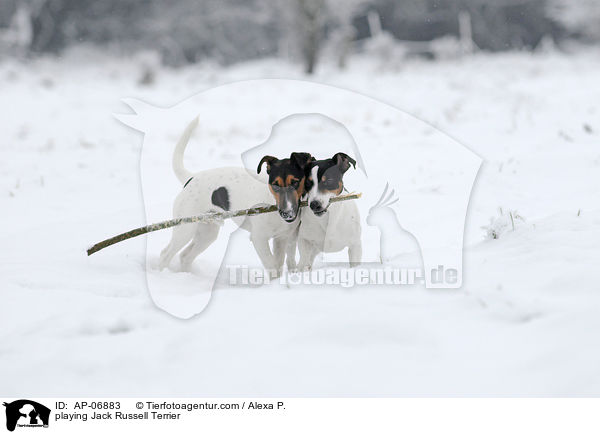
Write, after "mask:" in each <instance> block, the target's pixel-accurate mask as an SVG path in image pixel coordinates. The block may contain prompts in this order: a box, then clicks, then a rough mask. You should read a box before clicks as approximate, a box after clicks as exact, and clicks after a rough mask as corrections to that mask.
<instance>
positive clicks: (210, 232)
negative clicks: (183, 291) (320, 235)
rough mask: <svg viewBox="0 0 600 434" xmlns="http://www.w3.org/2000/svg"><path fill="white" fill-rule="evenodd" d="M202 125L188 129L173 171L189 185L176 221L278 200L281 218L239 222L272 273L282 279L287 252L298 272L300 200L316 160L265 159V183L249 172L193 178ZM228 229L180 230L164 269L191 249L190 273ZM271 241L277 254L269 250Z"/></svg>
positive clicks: (298, 156) (185, 259) (295, 156)
mask: <svg viewBox="0 0 600 434" xmlns="http://www.w3.org/2000/svg"><path fill="white" fill-rule="evenodd" d="M197 125H198V119H197V118H196V119H195V120H194V121H192V122H191V123H190V125H189V126H188V127H187V128H186V130H185V131H184V133H183V135H182V136H181V139H179V142H178V143H177V146H176V147H175V151H174V152H173V171H174V172H175V175H176V176H177V179H179V181H180V182H181V183H182V184H183V190H182V191H181V192H180V193H179V194H178V195H177V197H176V199H175V203H174V205H173V217H174V218H178V217H187V216H194V215H198V214H203V213H207V212H211V211H230V210H241V209H246V208H252V207H254V206H259V205H261V206H262V205H272V204H273V198H274V199H275V204H276V205H277V209H278V211H279V216H278V215H276V214H275V213H265V214H259V215H256V216H252V217H236V218H234V219H233V220H234V222H235V223H236V224H237V225H238V226H240V227H241V228H243V229H245V230H247V231H249V232H250V239H251V241H252V244H253V245H254V249H255V250H256V253H257V254H258V256H259V258H260V260H261V262H262V264H263V266H264V267H265V268H266V269H267V270H268V271H269V272H270V273H272V274H275V275H278V274H279V273H280V272H281V269H282V267H283V262H284V260H285V257H286V253H287V265H288V268H289V269H294V268H295V266H296V263H295V256H296V252H295V243H294V242H291V241H293V240H292V239H293V238H295V236H296V232H297V228H298V224H299V219H296V217H297V216H298V214H299V212H298V211H299V207H300V198H301V197H302V195H303V194H304V183H305V173H306V170H305V169H306V166H307V165H308V163H309V162H310V161H314V158H312V157H311V155H310V154H308V153H303V152H299V153H298V152H292V154H291V155H290V158H285V159H282V160H279V159H277V158H275V157H271V156H265V157H264V158H263V159H262V160H261V161H260V163H259V165H258V168H257V173H260V172H261V167H262V166H263V164H265V163H266V164H267V173H268V177H267V176H264V177H262V178H264V181H263V180H258V179H257V178H256V177H254V176H252V175H250V174H249V173H248V172H247V171H246V169H244V168H237V167H223V168H218V169H210V170H205V171H202V172H198V173H191V172H190V171H188V170H187V169H186V168H185V167H184V164H183V155H184V152H185V148H186V146H187V144H188V142H189V139H190V137H191V135H192V133H193V132H194V130H195V128H196V126H197ZM267 179H268V188H267ZM222 225H223V223H222V222H214V223H191V224H184V225H180V226H175V227H174V228H173V233H172V236H171V242H170V243H169V244H168V245H167V246H166V247H165V248H164V249H163V251H162V252H161V254H160V261H159V269H160V270H162V269H164V268H165V267H167V266H168V265H169V264H170V262H171V260H172V259H173V257H174V256H175V255H176V254H177V252H179V251H180V250H181V249H183V248H184V247H185V246H186V245H187V247H186V248H185V249H184V250H183V251H182V252H181V255H180V259H181V268H182V270H189V269H190V267H191V265H192V262H193V261H194V259H195V258H196V257H197V256H198V255H199V254H200V253H202V252H203V251H204V250H206V249H207V248H208V247H209V246H210V245H211V244H212V243H213V242H214V241H215V240H216V239H217V235H218V234H219V229H220V227H221V226H222ZM271 239H273V252H271V248H270V246H269V241H270V240H271ZM190 241H191V242H190ZM188 243H189V244H188ZM290 250H291V251H290Z"/></svg>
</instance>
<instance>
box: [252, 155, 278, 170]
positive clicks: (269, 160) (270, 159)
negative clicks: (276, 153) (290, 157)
mask: <svg viewBox="0 0 600 434" xmlns="http://www.w3.org/2000/svg"><path fill="white" fill-rule="evenodd" d="M273 161H277V158H276V157H271V156H270V155H265V156H264V157H262V160H260V163H258V167H257V168H256V173H260V170H261V169H262V165H263V164H264V163H267V173H269V172H270V171H271V164H273Z"/></svg>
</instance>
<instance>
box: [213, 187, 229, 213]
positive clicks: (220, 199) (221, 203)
mask: <svg viewBox="0 0 600 434" xmlns="http://www.w3.org/2000/svg"><path fill="white" fill-rule="evenodd" d="M211 201H212V203H213V205H216V206H218V207H221V208H223V209H224V210H225V211H229V193H228V192H227V189H226V188H225V187H219V188H217V189H216V190H215V191H213V194H212V197H211Z"/></svg>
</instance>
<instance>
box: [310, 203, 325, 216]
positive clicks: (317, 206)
mask: <svg viewBox="0 0 600 434" xmlns="http://www.w3.org/2000/svg"><path fill="white" fill-rule="evenodd" d="M309 206H310V209H311V211H312V212H313V213H314V214H315V215H316V216H322V215H323V214H325V213H326V212H327V208H328V207H329V205H328V206H327V207H323V205H322V204H321V202H318V201H316V200H314V201H312V202H311V203H310V205H309Z"/></svg>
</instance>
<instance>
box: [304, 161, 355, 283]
mask: <svg viewBox="0 0 600 434" xmlns="http://www.w3.org/2000/svg"><path fill="white" fill-rule="evenodd" d="M350 164H352V166H353V167H354V168H356V161H354V160H353V159H352V158H350V157H349V156H348V155H346V154H344V153H341V152H339V153H337V154H335V155H334V156H333V157H332V158H329V159H327V160H317V161H312V162H310V163H309V165H308V166H307V175H306V181H305V190H306V192H307V200H308V205H309V208H310V210H309V209H307V208H304V209H302V213H301V217H300V228H299V231H298V250H299V252H300V262H299V264H298V267H299V269H300V271H305V270H310V269H311V267H312V264H313V262H314V260H315V257H316V256H317V254H318V253H319V252H339V251H340V250H343V249H344V248H346V247H348V257H349V260H350V265H351V266H355V265H358V264H360V261H361V258H362V243H361V239H360V237H361V227H360V214H359V212H358V207H357V206H356V203H354V201H353V200H348V201H343V202H336V203H330V202H329V200H330V199H331V198H332V197H335V196H339V195H340V194H341V193H342V190H343V188H344V181H343V178H344V173H346V171H347V170H348V169H349V168H350Z"/></svg>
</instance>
